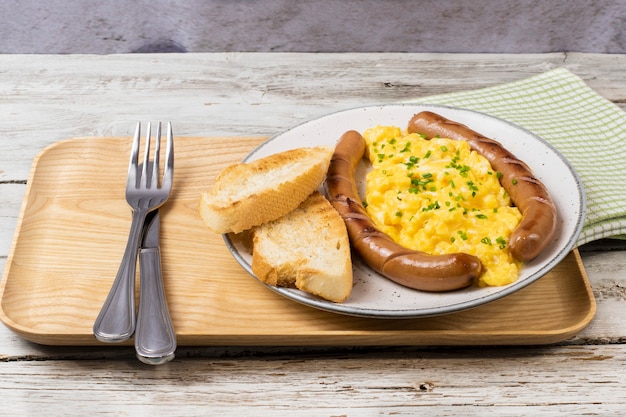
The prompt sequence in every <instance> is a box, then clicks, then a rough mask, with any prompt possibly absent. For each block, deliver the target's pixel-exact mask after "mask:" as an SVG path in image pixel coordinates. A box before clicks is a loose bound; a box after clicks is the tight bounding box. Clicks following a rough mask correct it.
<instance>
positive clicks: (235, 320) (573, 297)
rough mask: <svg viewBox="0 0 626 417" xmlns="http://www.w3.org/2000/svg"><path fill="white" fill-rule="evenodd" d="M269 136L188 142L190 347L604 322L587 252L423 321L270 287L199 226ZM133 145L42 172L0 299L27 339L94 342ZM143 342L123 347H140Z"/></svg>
mask: <svg viewBox="0 0 626 417" xmlns="http://www.w3.org/2000/svg"><path fill="white" fill-rule="evenodd" d="M264 139H265V138H260V137H237V138H229V137H222V138H216V137H213V138H197V137H178V138H176V143H175V154H176V166H175V181H174V188H173V190H172V195H171V196H170V199H169V200H168V203H167V204H166V205H165V206H164V207H163V208H162V211H161V213H162V239H161V250H162V259H163V274H164V285H165V290H166V294H167V298H168V302H169V306H170V312H171V315H172V320H173V322H174V327H175V329H176V333H177V338H178V344H179V345H188V346H189V345H207V346H211V345H215V346H216V345H232V346H235V345H255V346H262V345H277V346H278V345H282V346H286V345H302V346H313V345H319V346H321V345H334V346H339V345H414V346H418V345H492V344H515V345H519V344H547V343H555V342H558V341H561V340H564V339H566V338H569V337H571V336H573V335H575V334H576V333H577V332H579V331H580V330H581V329H583V328H584V327H585V326H586V325H588V324H589V322H590V321H591V320H592V318H593V316H594V314H595V308H596V305H595V300H594V298H593V294H592V292H591V288H590V286H589V283H588V280H587V277H586V274H585V271H584V268H583V265H582V262H581V259H580V256H579V254H578V252H577V251H573V252H572V253H570V254H569V255H568V256H567V257H566V258H565V259H564V261H563V262H562V263H561V264H559V265H558V266H557V267H556V268H555V269H554V270H553V271H552V272H550V273H549V274H548V275H546V276H545V277H543V278H541V279H540V280H538V281H537V282H535V283H533V284H531V285H530V286H528V287H526V288H524V289H522V290H520V291H518V292H517V293H515V294H513V295H511V296H508V297H505V298H503V299H500V300H498V301H495V302H492V303H490V304H486V305H483V306H480V307H477V308H474V309H471V310H467V311H463V312H458V313H454V314H448V315H443V316H437V317H429V318H419V319H395V320H393V319H371V318H357V317H351V316H344V315H339V314H334V313H328V312H323V311H319V310H316V309H313V308H310V307H307V306H303V305H300V304H298V303H295V302H293V301H291V300H288V299H286V298H284V297H282V296H280V295H278V294H276V293H274V292H273V291H270V290H269V289H267V288H266V287H265V286H263V285H262V284H261V283H259V282H258V281H257V280H256V279H255V278H254V277H252V276H250V275H249V274H248V273H247V272H245V271H244V269H243V268H242V267H241V266H240V265H239V264H238V263H237V261H236V260H235V259H234V258H233V257H232V255H231V254H230V252H229V251H228V249H227V248H226V245H225V244H224V241H223V239H222V237H221V236H219V235H215V234H213V233H211V232H210V231H209V230H208V229H207V228H206V227H205V226H204V224H203V223H202V221H201V220H200V218H199V216H198V214H197V213H198V212H197V205H198V199H199V195H200V192H201V191H203V190H205V189H207V188H208V187H209V186H210V184H211V183H212V181H213V179H214V178H215V176H216V175H217V173H218V172H219V171H220V170H221V169H223V168H224V167H226V166H227V165H229V164H231V163H234V162H238V161H240V160H241V159H242V158H243V157H244V156H245V155H247V154H248V153H249V152H250V151H251V150H252V149H253V148H254V147H255V146H257V145H258V144H260V143H261V142H262V141H263V140H264ZM130 147H131V138H112V137H107V138H76V139H69V140H66V141H62V142H58V143H56V144H54V145H52V146H50V147H48V148H47V149H45V150H43V151H42V152H41V153H40V154H39V156H38V157H37V158H36V159H35V161H34V162H33V166H32V170H31V174H30V178H29V182H28V186H27V191H26V195H25V197H24V202H23V206H22V210H21V213H20V218H19V221H18V226H17V229H16V233H15V237H14V241H13V245H12V248H11V252H10V254H9V258H8V260H7V264H6V268H5V271H4V275H3V279H2V283H1V285H0V291H1V294H0V295H1V300H0V301H1V309H0V319H2V321H3V322H4V323H5V324H6V325H7V326H8V327H9V328H11V329H12V330H13V331H15V332H16V333H18V334H20V335H21V336H22V337H24V338H25V339H27V340H30V341H33V342H36V343H41V344H49V345H97V344H100V342H98V341H96V340H95V338H94V337H93V335H92V326H93V322H94V320H95V318H96V316H97V314H98V312H99V310H100V307H101V306H102V303H103V302H104V299H105V298H106V296H107V293H108V291H109V289H110V286H111V283H112V281H113V278H114V277H115V274H116V272H117V268H118V266H119V262H120V259H121V257H122V254H123V251H124V247H125V244H126V238H127V235H128V230H129V227H130V209H129V207H128V205H127V204H126V202H125V199H124V189H125V184H126V171H127V166H128V155H129V153H130ZM130 343H132V341H129V342H126V343H124V344H130Z"/></svg>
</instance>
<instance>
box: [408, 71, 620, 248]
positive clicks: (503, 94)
mask: <svg viewBox="0 0 626 417" xmlns="http://www.w3.org/2000/svg"><path fill="white" fill-rule="evenodd" d="M411 102H418V103H430V104H442V105H448V106H454V107H461V108H466V109H471V110H475V111H479V112H483V113H487V114H490V115H492V116H496V117H499V118H501V119H504V120H508V121H510V122H513V123H515V124H517V125H519V126H522V127H524V128H525V129H527V130H530V131H532V132H534V133H535V134H537V135H539V136H541V137H542V138H543V139H544V140H546V141H547V142H550V143H551V144H552V145H553V146H554V147H555V148H557V149H558V150H559V151H560V152H561V153H562V154H563V155H564V156H565V157H566V158H567V159H568V161H569V162H570V164H571V165H572V166H573V167H574V169H575V170H576V172H577V173H578V175H579V177H580V178H581V181H582V182H583V187H584V189H585V194H586V197H587V211H586V217H585V222H584V225H583V230H582V233H581V235H580V237H579V240H578V242H577V243H578V245H582V244H584V243H587V242H591V241H593V240H598V239H602V238H615V239H626V113H625V112H623V111H622V110H621V109H620V108H619V107H617V106H616V105H614V104H613V103H611V102H610V101H608V100H607V99H605V98H603V97H601V96H600V95H598V94H597V93H596V92H594V91H593V90H592V89H590V88H589V87H588V86H587V85H586V84H585V83H584V81H583V80H581V79H580V78H579V77H577V76H576V75H574V74H572V73H571V72H569V71H567V70H566V69H563V68H558V69H555V70H551V71H548V72H546V73H543V74H540V75H536V76H533V77H530V78H526V79H523V80H519V81H515V82H511V83H507V84H501V85H498V86H494V87H488V88H482V89H478V90H473V91H464V92H459V93H448V94H442V95H437V96H430V97H423V98H420V99H418V100H412V101H411Z"/></svg>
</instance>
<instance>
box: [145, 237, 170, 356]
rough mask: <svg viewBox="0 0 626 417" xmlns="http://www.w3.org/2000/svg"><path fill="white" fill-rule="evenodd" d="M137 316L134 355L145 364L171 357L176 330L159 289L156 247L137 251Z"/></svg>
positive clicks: (160, 274) (161, 278)
mask: <svg viewBox="0 0 626 417" xmlns="http://www.w3.org/2000/svg"><path fill="white" fill-rule="evenodd" d="M139 271H140V272H139V277H140V278H139V279H140V283H139V315H138V317H137V330H136V332H135V352H136V354H137V358H138V359H139V360H140V361H142V362H144V363H147V364H149V365H160V364H162V363H166V362H169V361H171V360H172V359H174V352H175V351H176V333H175V332H174V326H173V325H172V320H171V319H170V313H169V310H168V308H167V300H166V297H165V291H164V289H163V275H162V270H161V252H160V250H159V248H144V249H141V250H140V251H139Z"/></svg>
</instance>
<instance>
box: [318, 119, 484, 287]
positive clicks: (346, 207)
mask: <svg viewBox="0 0 626 417" xmlns="http://www.w3.org/2000/svg"><path fill="white" fill-rule="evenodd" d="M365 147H366V146H365V140H364V139H363V137H362V136H361V134H360V133H359V132H356V131H354V130H351V131H348V132H346V133H344V134H343V135H342V137H341V139H340V140H339V142H338V143H337V146H336V148H335V152H334V154H333V157H332V159H331V162H330V167H329V169H328V175H327V177H326V187H327V190H328V195H329V197H330V201H331V203H332V205H333V206H334V207H335V209H337V211H338V212H339V213H340V214H341V217H342V218H343V220H344V222H345V223H346V227H347V229H348V235H349V236H350V242H351V243H352V247H353V248H354V249H355V250H356V251H357V252H358V253H359V254H360V255H361V257H362V258H363V259H364V260H365V262H366V263H367V264H368V265H369V266H370V267H371V268H373V269H374V270H375V271H377V272H379V273H380V274H382V275H384V276H385V277H387V278H389V279H390V280H392V281H394V282H396V283H398V284H401V285H404V286H406V287H410V288H414V289H417V290H422V291H452V290H457V289H460V288H465V287H467V286H469V285H471V284H472V283H473V281H474V279H475V278H477V277H478V276H479V275H480V272H481V270H482V265H481V263H480V261H479V260H478V258H476V257H474V256H472V255H468V254H465V253H455V254H449V255H429V254H426V253H424V252H419V251H414V250H411V249H408V248H405V247H404V246H401V245H399V244H397V243H396V242H394V241H393V240H392V239H391V238H390V237H389V236H388V235H386V234H385V233H383V232H381V231H380V230H378V229H377V228H376V226H375V225H374V223H373V222H372V220H371V219H370V217H369V216H368V215H367V212H366V211H365V208H364V207H363V205H362V204H361V198H360V197H359V193H358V191H357V188H356V182H355V170H356V167H357V165H358V164H359V161H360V160H361V159H362V158H363V155H364V153H365Z"/></svg>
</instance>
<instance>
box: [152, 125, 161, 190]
mask: <svg viewBox="0 0 626 417" xmlns="http://www.w3.org/2000/svg"><path fill="white" fill-rule="evenodd" d="M155 139H156V142H155V144H154V145H155V146H154V162H153V164H152V178H151V183H150V186H151V187H153V188H158V187H159V160H160V159H161V122H159V123H158V124H157V126H156V135H155ZM152 181H154V183H152Z"/></svg>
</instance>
